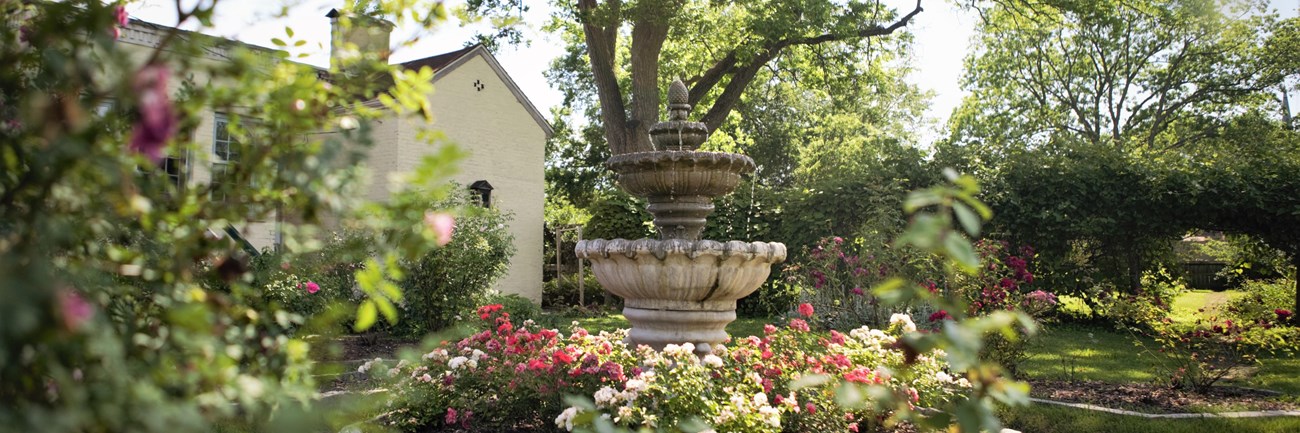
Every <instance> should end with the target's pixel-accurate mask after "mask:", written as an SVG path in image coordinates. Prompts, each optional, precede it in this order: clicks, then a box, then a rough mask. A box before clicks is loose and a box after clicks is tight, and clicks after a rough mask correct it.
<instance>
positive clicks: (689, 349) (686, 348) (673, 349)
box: [663, 342, 695, 357]
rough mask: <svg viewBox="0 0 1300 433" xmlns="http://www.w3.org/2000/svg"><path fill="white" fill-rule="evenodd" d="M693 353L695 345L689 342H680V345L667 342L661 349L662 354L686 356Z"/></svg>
mask: <svg viewBox="0 0 1300 433" xmlns="http://www.w3.org/2000/svg"><path fill="white" fill-rule="evenodd" d="M694 353H695V345H694V344H691V343H689V342H687V343H682V345H681V346H678V345H676V344H669V345H667V346H664V350H663V354H664V356H681V357H686V356H689V355H692V354H694Z"/></svg>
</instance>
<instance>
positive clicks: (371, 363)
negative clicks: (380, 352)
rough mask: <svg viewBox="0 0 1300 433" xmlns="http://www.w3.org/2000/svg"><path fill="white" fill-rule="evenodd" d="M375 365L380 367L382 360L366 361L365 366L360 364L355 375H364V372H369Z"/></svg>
mask: <svg viewBox="0 0 1300 433" xmlns="http://www.w3.org/2000/svg"><path fill="white" fill-rule="evenodd" d="M376 364H378V365H381V366H382V365H383V364H384V360H383V359H382V358H375V359H372V360H369V361H366V363H365V364H361V366H360V367H357V373H365V372H367V371H370V367H374V366H375V365H376Z"/></svg>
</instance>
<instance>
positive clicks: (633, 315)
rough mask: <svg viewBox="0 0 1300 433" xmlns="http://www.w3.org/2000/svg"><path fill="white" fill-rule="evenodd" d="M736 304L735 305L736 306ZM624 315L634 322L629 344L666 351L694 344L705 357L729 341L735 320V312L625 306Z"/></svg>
mask: <svg viewBox="0 0 1300 433" xmlns="http://www.w3.org/2000/svg"><path fill="white" fill-rule="evenodd" d="M733 305H734V303H733ZM623 316H624V317H627V321H628V322H631V323H632V330H631V331H628V336H627V339H628V343H629V344H637V345H641V344H644V345H647V346H650V347H652V348H654V349H655V350H663V348H664V346H666V345H668V344H682V343H691V344H694V345H695V353H696V354H698V355H701V356H703V355H705V354H708V353H710V352H712V351H713V346H714V345H718V344H722V343H723V342H725V341H727V338H728V337H727V324H728V323H731V322H733V321H735V320H736V310H735V309H731V310H727V311H704V310H692V311H681V310H647V309H641V308H635V307H624V308H623Z"/></svg>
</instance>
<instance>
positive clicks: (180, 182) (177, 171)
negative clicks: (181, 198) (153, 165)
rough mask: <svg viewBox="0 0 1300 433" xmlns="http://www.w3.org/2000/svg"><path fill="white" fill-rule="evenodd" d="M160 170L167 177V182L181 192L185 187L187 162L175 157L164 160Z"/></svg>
mask: <svg viewBox="0 0 1300 433" xmlns="http://www.w3.org/2000/svg"><path fill="white" fill-rule="evenodd" d="M160 169H161V170H162V172H163V173H166V175H167V182H168V183H170V184H171V185H172V186H173V187H175V188H176V190H177V191H179V190H180V189H181V188H182V187H184V186H185V160H184V159H181V158H177V157H175V156H168V157H166V158H163V160H162V164H161V167H160Z"/></svg>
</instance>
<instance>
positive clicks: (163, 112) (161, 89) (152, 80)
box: [130, 65, 178, 164]
mask: <svg viewBox="0 0 1300 433" xmlns="http://www.w3.org/2000/svg"><path fill="white" fill-rule="evenodd" d="M170 75H171V70H169V69H168V68H167V67H166V66H161V65H149V66H145V67H144V69H141V70H140V71H139V72H137V73H136V74H135V93H136V95H139V98H140V99H139V106H138V108H137V110H138V112H139V118H138V119H136V122H135V127H134V128H133V129H132V131H131V144H130V150H131V151H132V152H135V153H140V154H144V155H145V156H147V157H149V160H150V161H153V162H154V163H155V164H157V163H158V162H159V161H162V158H163V149H164V148H165V147H167V140H169V139H171V138H172V135H175V134H176V127H177V123H178V122H177V119H176V113H175V112H174V111H173V109H172V102H171V99H170V98H169V97H168V95H167V78H168V76H170Z"/></svg>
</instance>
